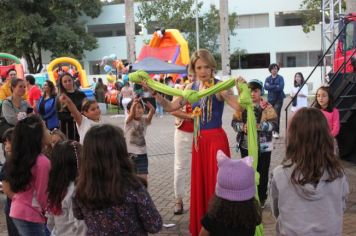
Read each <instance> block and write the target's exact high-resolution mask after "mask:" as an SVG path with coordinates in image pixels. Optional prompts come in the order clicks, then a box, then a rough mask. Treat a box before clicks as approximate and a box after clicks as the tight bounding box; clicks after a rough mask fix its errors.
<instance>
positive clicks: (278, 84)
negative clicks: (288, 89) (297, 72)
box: [264, 75, 286, 104]
mask: <svg viewBox="0 0 356 236" xmlns="http://www.w3.org/2000/svg"><path fill="white" fill-rule="evenodd" d="M264 89H265V90H267V91H268V96H267V100H268V102H269V103H272V104H274V103H276V102H277V101H283V99H284V98H285V97H286V95H285V94H284V92H283V89H284V79H283V77H282V76H280V75H277V77H276V78H274V79H273V78H272V75H270V76H268V77H267V78H266V81H265V85H264Z"/></svg>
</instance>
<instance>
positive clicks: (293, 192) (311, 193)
mask: <svg viewBox="0 0 356 236" xmlns="http://www.w3.org/2000/svg"><path fill="white" fill-rule="evenodd" d="M292 170H293V167H291V168H283V167H282V166H281V165H280V166H277V167H276V168H275V169H274V170H273V173H272V178H271V184H270V196H271V201H272V212H273V215H274V216H275V218H276V219H277V223H276V235H288V236H294V235H303V236H315V235H317V236H338V235H340V236H341V235H342V223H343V220H342V219H343V213H344V210H345V207H346V197H347V195H348V193H349V184H348V181H347V179H346V176H345V175H344V176H343V177H341V178H338V179H336V180H334V181H332V182H326V180H327V179H328V174H327V172H324V175H323V176H322V178H321V179H320V181H319V183H318V185H317V186H316V187H314V185H312V184H306V185H304V186H302V185H294V184H292V182H291V180H290V179H291V174H292Z"/></svg>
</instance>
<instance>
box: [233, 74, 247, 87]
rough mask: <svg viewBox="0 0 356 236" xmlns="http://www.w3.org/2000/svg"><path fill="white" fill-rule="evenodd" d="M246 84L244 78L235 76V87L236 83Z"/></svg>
mask: <svg viewBox="0 0 356 236" xmlns="http://www.w3.org/2000/svg"><path fill="white" fill-rule="evenodd" d="M239 82H240V83H244V84H245V83H247V82H246V80H245V78H244V77H242V76H241V75H239V76H237V77H236V78H235V84H236V85H237V83H239Z"/></svg>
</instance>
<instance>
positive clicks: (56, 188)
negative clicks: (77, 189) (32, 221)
mask: <svg viewBox="0 0 356 236" xmlns="http://www.w3.org/2000/svg"><path fill="white" fill-rule="evenodd" d="M80 154H81V145H80V144H79V143H78V142H75V141H63V142H59V143H57V144H56V145H55V146H54V148H53V151H52V158H51V171H50V173H49V180H48V188H47V192H48V208H47V213H48V214H47V217H48V220H47V227H48V229H49V231H50V232H51V235H85V232H86V226H85V223H84V221H81V220H77V219H76V218H75V217H74V216H73V211H72V196H73V193H74V181H75V178H76V177H77V170H78V167H79V166H78V162H79V159H78V158H80Z"/></svg>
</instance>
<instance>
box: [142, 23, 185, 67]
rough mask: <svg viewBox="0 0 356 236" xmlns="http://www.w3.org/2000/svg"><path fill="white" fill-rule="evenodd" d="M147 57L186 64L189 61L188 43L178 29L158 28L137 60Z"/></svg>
mask: <svg viewBox="0 0 356 236" xmlns="http://www.w3.org/2000/svg"><path fill="white" fill-rule="evenodd" d="M146 57H154V58H157V59H160V60H162V61H165V62H169V63H172V64H176V65H182V66H186V65H188V63H189V48H188V43H187V41H186V40H185V39H184V38H183V36H182V35H181V33H180V32H179V31H178V30H176V29H167V30H164V29H160V30H156V32H154V34H153V36H152V38H151V40H150V43H149V44H148V45H145V46H144V47H143V48H142V49H141V52H140V54H139V56H138V58H137V60H138V61H141V60H143V59H144V58H146Z"/></svg>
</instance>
